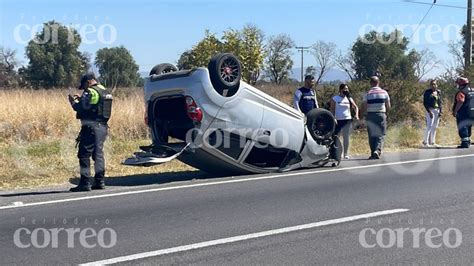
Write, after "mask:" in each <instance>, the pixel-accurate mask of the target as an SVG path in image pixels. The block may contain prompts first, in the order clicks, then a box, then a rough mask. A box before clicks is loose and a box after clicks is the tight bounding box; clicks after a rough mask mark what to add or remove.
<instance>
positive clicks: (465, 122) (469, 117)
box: [453, 77, 474, 148]
mask: <svg viewBox="0 0 474 266" xmlns="http://www.w3.org/2000/svg"><path fill="white" fill-rule="evenodd" d="M456 84H457V85H458V90H459V91H458V92H457V93H456V96H455V97H454V105H453V116H454V117H456V122H457V126H458V133H459V137H460V138H461V145H459V146H458V148H469V146H470V145H471V133H472V124H473V123H474V89H472V88H471V87H470V86H469V80H468V79H467V78H464V77H460V78H458V79H457V80H456Z"/></svg>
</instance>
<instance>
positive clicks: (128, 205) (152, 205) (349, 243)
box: [0, 149, 474, 265]
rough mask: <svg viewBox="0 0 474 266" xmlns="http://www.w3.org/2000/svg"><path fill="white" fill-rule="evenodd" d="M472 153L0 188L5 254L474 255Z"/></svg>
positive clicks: (26, 259)
mask: <svg viewBox="0 0 474 266" xmlns="http://www.w3.org/2000/svg"><path fill="white" fill-rule="evenodd" d="M473 162H474V153H473V149H471V150H456V149H438V150H420V151H418V152H414V153H407V154H387V155H386V156H385V157H384V159H383V160H379V161H367V160H363V159H354V160H350V161H344V162H343V163H342V165H341V167H339V168H323V169H317V170H304V171H298V172H290V173H283V174H270V175H258V176H257V175H255V176H240V177H222V178H203V177H205V175H203V174H201V173H197V174H196V173H185V174H184V175H188V177H183V176H175V177H173V178H168V179H166V182H164V181H163V180H162V179H153V177H147V178H148V179H151V180H147V181H146V182H142V181H143V179H140V178H139V177H137V180H139V181H137V184H142V185H140V186H136V185H134V184H133V182H130V181H128V182H126V183H122V185H120V184H121V183H114V182H111V184H114V185H112V186H109V187H108V189H107V190H106V191H101V192H92V193H74V194H73V193H62V192H63V191H64V190H65V189H66V188H65V187H55V188H49V189H41V190H34V191H2V192H0V221H1V222H0V248H1V251H2V256H0V264H1V265H6V264H28V265H37V264H44V265H46V264H48V265H51V264H65V263H66V264H81V263H90V262H93V263H94V262H96V263H108V262H118V263H123V264H138V263H140V264H144V265H147V264H150V265H151V264H206V265H209V264H211V265H222V264H225V265H227V264H238V265H242V264H244V265H245V264H272V265H274V264H282V265H288V264H380V263H397V264H408V263H410V264H412V263H423V264H427V263H434V264H452V263H455V264H470V265H472V264H473V263H474V255H473V252H472V250H473V248H474V222H473V220H474V193H473V192H474V174H473V173H474V166H473ZM141 182H142V183H141ZM361 215H362V216H361ZM370 216H372V217H371V218H367V217H370ZM62 229H64V230H66V229H67V230H69V231H61V230H62ZM73 230H76V233H72V232H73ZM402 230H404V231H402ZM68 232H69V233H68ZM400 232H401V233H400ZM88 245H90V246H93V245H95V247H94V248H91V247H87V246H88ZM22 246H24V247H22ZM108 246H110V247H108Z"/></svg>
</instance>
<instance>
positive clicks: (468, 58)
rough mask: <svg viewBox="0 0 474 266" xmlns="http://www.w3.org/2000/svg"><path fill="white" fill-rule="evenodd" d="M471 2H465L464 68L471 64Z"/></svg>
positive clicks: (468, 0) (469, 0)
mask: <svg viewBox="0 0 474 266" xmlns="http://www.w3.org/2000/svg"><path fill="white" fill-rule="evenodd" d="M472 55H473V54H472V0H467V29H466V55H465V62H464V63H465V65H466V68H468V67H470V66H471V63H472Z"/></svg>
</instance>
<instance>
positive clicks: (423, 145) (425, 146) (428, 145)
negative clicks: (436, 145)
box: [422, 142, 431, 148]
mask: <svg viewBox="0 0 474 266" xmlns="http://www.w3.org/2000/svg"><path fill="white" fill-rule="evenodd" d="M422 147H424V148H428V147H431V145H430V144H428V143H426V142H423V143H422Z"/></svg>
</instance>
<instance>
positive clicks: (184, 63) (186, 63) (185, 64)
mask: <svg viewBox="0 0 474 266" xmlns="http://www.w3.org/2000/svg"><path fill="white" fill-rule="evenodd" d="M194 62H195V60H194V54H193V50H192V49H191V50H187V51H185V52H184V53H182V54H181V56H180V57H179V59H178V63H177V64H176V66H177V67H178V69H191V68H193V67H194V66H195V63H194Z"/></svg>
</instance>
